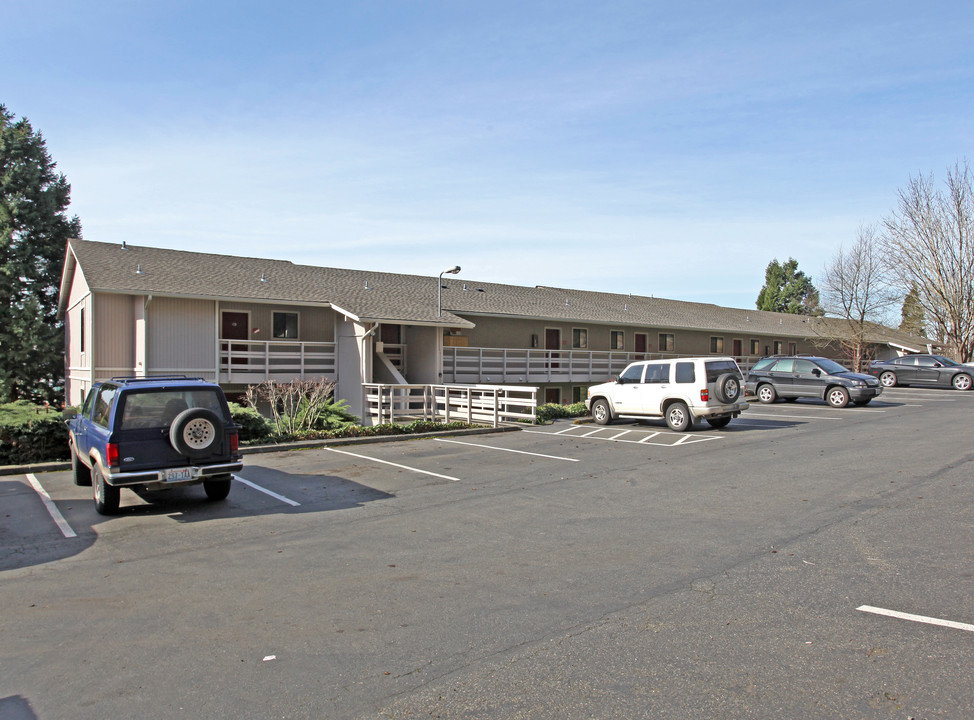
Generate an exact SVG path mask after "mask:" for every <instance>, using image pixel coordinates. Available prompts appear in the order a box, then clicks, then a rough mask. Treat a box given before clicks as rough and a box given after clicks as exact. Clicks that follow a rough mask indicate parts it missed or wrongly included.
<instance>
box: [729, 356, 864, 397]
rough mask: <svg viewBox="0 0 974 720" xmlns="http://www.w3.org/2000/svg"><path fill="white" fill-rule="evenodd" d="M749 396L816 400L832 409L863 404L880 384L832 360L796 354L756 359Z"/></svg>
mask: <svg viewBox="0 0 974 720" xmlns="http://www.w3.org/2000/svg"><path fill="white" fill-rule="evenodd" d="M745 387H746V389H747V392H748V394H749V395H756V396H757V398H758V400H760V401H761V402H763V403H773V402H774V401H775V400H777V399H778V398H784V399H785V400H796V399H798V398H802V397H806V398H817V399H819V400H825V402H827V403H828V404H829V405H831V406H832V407H839V408H841V407H845V406H846V405H848V404H849V403H850V402H852V403H853V404H854V405H866V404H868V403H869V402H870V401H871V400H872V399H873V398H874V397H877V396H878V395H880V394H881V393H882V392H883V389H882V387H880V384H879V381H878V380H877V379H876V378H874V377H872V376H870V375H865V374H863V373H855V372H850V371H849V370H847V369H846V368H844V367H843V366H842V365H840V364H839V363H837V362H835V361H834V360H829V359H828V358H823V357H807V356H798V355H788V356H775V357H767V358H763V359H761V360H758V361H757V363H755V364H754V367H753V368H751V371H750V372H749V373H748V376H747V382H746V385H745Z"/></svg>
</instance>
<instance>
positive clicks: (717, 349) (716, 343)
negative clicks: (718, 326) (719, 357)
mask: <svg viewBox="0 0 974 720" xmlns="http://www.w3.org/2000/svg"><path fill="white" fill-rule="evenodd" d="M710 352H712V353H722V352H724V338H722V337H720V336H717V335H714V336H711V338H710Z"/></svg>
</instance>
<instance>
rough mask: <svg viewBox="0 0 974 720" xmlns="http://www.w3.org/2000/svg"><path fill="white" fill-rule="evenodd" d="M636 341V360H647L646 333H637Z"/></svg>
mask: <svg viewBox="0 0 974 720" xmlns="http://www.w3.org/2000/svg"><path fill="white" fill-rule="evenodd" d="M635 341H636V346H635V350H636V360H645V359H646V333H636V335H635Z"/></svg>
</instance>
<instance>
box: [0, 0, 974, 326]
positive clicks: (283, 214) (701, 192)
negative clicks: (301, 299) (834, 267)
mask: <svg viewBox="0 0 974 720" xmlns="http://www.w3.org/2000/svg"><path fill="white" fill-rule="evenodd" d="M3 24H4V25H5V26H6V31H5V32H4V42H3V43H0V67H2V68H3V69H4V71H3V73H2V75H0V103H3V104H4V105H6V106H7V108H8V110H10V111H11V112H13V113H14V114H15V115H17V116H26V117H27V118H28V119H29V120H30V121H31V122H32V124H33V126H34V127H35V129H37V130H39V131H40V132H41V133H42V134H43V135H44V137H45V139H46V141H47V144H48V148H49V150H50V151H51V153H52V155H53V157H54V160H55V161H56V162H57V164H58V167H59V169H60V170H61V171H62V172H63V173H65V175H66V176H67V178H68V181H69V182H70V183H71V186H72V206H71V213H72V214H77V215H79V216H80V218H81V222H82V225H83V228H84V235H85V237H86V238H87V239H89V240H99V241H106V242H121V241H123V240H125V241H127V242H129V243H130V244H135V245H151V246H157V247H167V248H174V249H188V250H200V251H205V252H214V253H227V254H238V255H248V256H256V257H273V258H279V259H286V260H292V261H294V262H298V263H305V264H311V265H326V266H334V267H348V268H362V269H375V270H381V271H390V272H408V273H416V274H429V275H433V276H435V275H436V274H438V273H439V271H441V270H443V269H445V268H447V267H450V266H452V265H454V264H459V265H461V266H462V267H463V272H462V273H461V274H460V276H459V277H460V278H461V279H475V280H483V281H491V282H505V283H514V284H523V285H551V286H559V287H574V288H580V289H591V290H603V291H610V292H625V293H629V292H631V293H634V294H640V295H655V296H658V297H668V298H675V299H682V300H694V301H700V302H714V303H719V304H723V305H730V306H734V307H745V308H750V307H753V306H754V301H755V299H756V297H757V294H758V292H759V290H760V288H761V286H762V284H763V282H764V270H765V267H766V266H767V264H768V262H769V261H770V260H772V259H773V258H778V259H780V260H786V259H787V258H788V257H794V258H796V259H797V260H798V262H799V268H800V269H802V270H804V271H805V272H806V273H807V274H809V275H811V276H812V279H813V281H815V279H816V277H817V276H819V275H820V274H821V271H822V267H823V266H824V264H825V263H826V262H827V261H828V260H829V259H830V258H831V257H832V256H833V255H834V254H835V253H836V251H837V250H838V249H839V247H840V245H841V244H842V243H850V242H851V241H852V240H853V239H854V238H855V235H856V231H857V228H858V227H859V225H860V224H869V223H875V222H878V221H880V220H881V219H882V218H883V217H884V216H885V215H888V214H889V213H890V212H891V211H892V210H893V208H894V207H895V204H896V194H897V192H898V189H899V188H901V187H904V186H905V185H906V184H907V182H908V181H909V178H910V177H911V176H912V175H917V174H919V173H923V174H929V173H933V174H934V175H935V176H936V177H937V178H938V179H939V178H943V177H944V176H945V174H946V170H947V168H948V167H949V166H952V165H953V164H954V163H955V162H957V161H963V160H964V159H965V158H967V157H968V155H969V154H970V153H969V150H968V148H969V146H970V144H971V139H972V128H974V123H972V119H974V93H972V90H974V42H972V39H974V38H972V36H974V33H972V28H974V4H971V3H968V2H932V3H925V4H919V3H916V2H899V1H897V0H892V1H889V2H855V1H846V2H831V1H830V0H825V1H822V2H815V3H789V2H780V1H779V2H743V3H727V2H709V1H708V2H693V1H690V2H681V3H672V2H668V3H658V2H651V1H648V0H643V1H642V2H603V3H595V2H591V0H589V1H587V2H574V1H572V0H561V1H559V2H547V1H545V2H538V1H535V0H520V1H518V2H507V1H506V0H500V1H495V2H491V3H472V2H460V1H452V2H447V1H443V2H422V1H421V0H417V1H414V2H405V1H404V0H387V1H385V2H354V1H350V0H346V1H345V2H341V3H339V2H332V1H331V0H322V1H319V2H291V3H287V2H278V3H269V2H247V1H237V2H225V1H223V0H219V1H216V2H206V3H200V2H182V1H177V2H165V1H163V0H157V1H156V2H148V1H138V0H125V1H122V0H119V1H116V2H105V1H101V0H87V1H83V0H29V1H28V0H9V1H8V2H7V3H5V7H4V11H3Z"/></svg>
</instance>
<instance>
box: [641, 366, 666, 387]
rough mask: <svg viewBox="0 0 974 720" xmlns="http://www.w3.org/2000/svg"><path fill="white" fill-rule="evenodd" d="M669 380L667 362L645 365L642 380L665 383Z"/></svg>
mask: <svg viewBox="0 0 974 720" xmlns="http://www.w3.org/2000/svg"><path fill="white" fill-rule="evenodd" d="M669 381H670V364H669V363H657V364H655V365H647V366H646V379H645V380H644V381H643V382H647V383H659V384H662V383H667V382H669Z"/></svg>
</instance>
